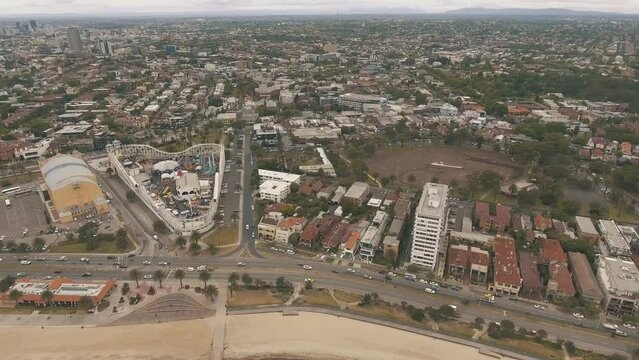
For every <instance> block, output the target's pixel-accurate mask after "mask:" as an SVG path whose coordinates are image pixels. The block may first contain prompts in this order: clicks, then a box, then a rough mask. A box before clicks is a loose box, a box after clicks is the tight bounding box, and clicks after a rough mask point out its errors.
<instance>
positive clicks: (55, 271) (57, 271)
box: [53, 270, 62, 274]
mask: <svg viewBox="0 0 639 360" xmlns="http://www.w3.org/2000/svg"><path fill="white" fill-rule="evenodd" d="M53 273H54V274H62V270H53Z"/></svg>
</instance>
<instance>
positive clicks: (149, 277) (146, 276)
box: [144, 274, 153, 280]
mask: <svg viewBox="0 0 639 360" xmlns="http://www.w3.org/2000/svg"><path fill="white" fill-rule="evenodd" d="M144 278H145V279H147V280H150V279H153V275H150V274H147V275H144Z"/></svg>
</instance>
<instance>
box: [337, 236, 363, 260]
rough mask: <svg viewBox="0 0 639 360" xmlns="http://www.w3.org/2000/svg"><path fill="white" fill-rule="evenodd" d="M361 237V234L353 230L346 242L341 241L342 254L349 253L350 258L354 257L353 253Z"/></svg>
mask: <svg viewBox="0 0 639 360" xmlns="http://www.w3.org/2000/svg"><path fill="white" fill-rule="evenodd" d="M361 238H362V235H361V234H360V233H359V231H357V230H353V231H352V232H351V233H350V235H349V236H348V239H346V242H344V243H342V245H341V247H342V249H343V250H344V254H346V255H350V258H351V259H352V258H354V257H355V253H356V252H357V248H358V246H359V240H360V239H361Z"/></svg>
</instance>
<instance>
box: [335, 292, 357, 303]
mask: <svg viewBox="0 0 639 360" xmlns="http://www.w3.org/2000/svg"><path fill="white" fill-rule="evenodd" d="M333 294H334V295H335V298H336V299H337V300H339V301H343V302H347V303H355V302H357V303H358V302H360V301H362V296H361V295H357V294H352V293H349V292H345V291H341V290H334V291H333Z"/></svg>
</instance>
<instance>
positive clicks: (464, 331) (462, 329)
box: [438, 321, 475, 339]
mask: <svg viewBox="0 0 639 360" xmlns="http://www.w3.org/2000/svg"><path fill="white" fill-rule="evenodd" d="M438 326H439V330H441V331H443V332H446V333H450V334H453V335H455V336H459V337H463V338H468V339H470V338H472V337H473V335H474V334H475V330H474V329H473V328H471V327H470V325H469V324H467V323H462V322H457V321H455V322H448V323H439V324H438Z"/></svg>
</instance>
